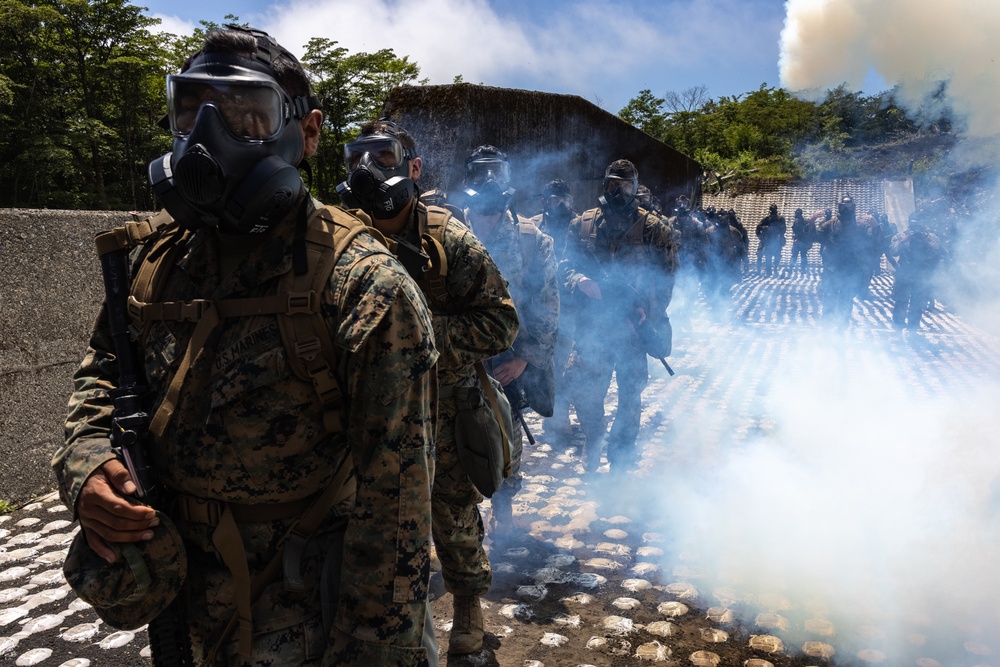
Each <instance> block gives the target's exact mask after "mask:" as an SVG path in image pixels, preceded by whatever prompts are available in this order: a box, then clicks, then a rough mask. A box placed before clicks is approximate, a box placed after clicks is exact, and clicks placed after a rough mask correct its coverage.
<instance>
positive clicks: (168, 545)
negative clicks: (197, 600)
mask: <svg viewBox="0 0 1000 667" xmlns="http://www.w3.org/2000/svg"><path fill="white" fill-rule="evenodd" d="M156 516H158V517H159V519H160V525H159V526H156V527H155V528H154V529H153V539H151V540H149V541H146V542H125V543H121V544H112V545H111V548H112V549H114V551H115V555H116V556H117V558H116V560H115V562H114V563H108V562H107V561H106V560H104V559H103V558H101V557H100V556H98V555H97V554H96V553H95V552H94V550H93V549H91V548H90V545H89V544H87V539H86V537H85V536H84V533H83V530H81V531H80V532H79V533H77V535H76V537H75V538H73V543H72V544H71V545H70V547H69V553H68V554H67V555H66V562H65V563H64V564H63V573H64V574H65V575H66V581H67V582H69V585H70V586H71V587H72V588H73V590H74V591H75V592H76V594H77V595H78V596H80V599H81V600H83V601H84V602H87V603H89V604H90V605H92V606H93V607H94V611H96V612H97V615H98V616H100V617H101V618H102V619H103V620H104V622H106V623H107V624H108V625H111V626H113V627H116V628H118V629H121V630H134V629H136V628H139V627H142V626H143V625H145V624H146V623H149V622H150V621H151V620H153V619H154V618H156V617H157V616H158V615H159V614H160V612H162V611H163V610H164V609H166V608H167V606H168V605H169V604H170V603H171V602H173V600H174V598H175V597H177V594H178V593H179V592H180V590H181V586H182V585H183V584H184V579H185V577H186V576H187V554H186V553H185V552H184V542H183V540H182V538H181V536H180V533H178V532H177V528H176V527H175V526H174V524H173V522H171V521H170V519H168V518H167V517H166V516H165V515H164V514H163V513H161V512H157V513H156Z"/></svg>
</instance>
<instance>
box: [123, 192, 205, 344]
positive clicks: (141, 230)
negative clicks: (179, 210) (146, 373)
mask: <svg viewBox="0 0 1000 667" xmlns="http://www.w3.org/2000/svg"><path fill="white" fill-rule="evenodd" d="M120 229H124V230H125V232H124V236H123V237H121V239H122V240H127V245H122V246H119V247H124V248H133V247H136V246H139V245H143V246H145V250H144V252H143V254H142V257H141V258H140V259H139V262H138V264H137V265H136V266H135V267H134V271H133V275H132V288H131V290H130V293H129V303H128V306H129V316H130V318H131V320H132V326H133V328H134V329H135V330H136V331H137V333H138V336H137V338H138V340H139V341H140V343H141V342H143V341H145V340H146V337H147V336H148V335H149V328H150V326H151V325H152V322H151V321H148V320H145V319H144V318H143V317H142V313H141V310H140V309H139V308H138V307H137V306H138V304H146V303H152V302H154V301H157V300H158V299H159V297H160V294H162V293H163V286H164V283H165V282H166V279H167V276H168V274H169V273H170V270H169V267H170V266H172V265H173V264H174V262H175V261H176V260H177V255H178V254H179V253H180V251H181V249H182V248H183V247H184V243H183V241H185V240H186V239H187V238H188V237H189V236H190V232H189V231H188V230H185V229H183V228H181V227H180V225H178V224H177V223H176V222H175V221H174V219H173V218H172V217H170V214H169V213H167V211H166V210H165V209H164V210H162V211H160V212H159V213H157V214H156V215H154V216H152V217H151V218H147V219H146V220H143V221H141V222H128V223H125V227H124V228H120ZM116 231H117V230H116Z"/></svg>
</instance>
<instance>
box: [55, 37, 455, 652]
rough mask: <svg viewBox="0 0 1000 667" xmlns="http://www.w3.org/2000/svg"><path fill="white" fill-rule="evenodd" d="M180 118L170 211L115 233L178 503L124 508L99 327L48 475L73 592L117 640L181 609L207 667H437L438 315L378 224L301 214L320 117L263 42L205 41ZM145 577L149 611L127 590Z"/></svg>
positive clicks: (107, 340) (186, 84)
mask: <svg viewBox="0 0 1000 667" xmlns="http://www.w3.org/2000/svg"><path fill="white" fill-rule="evenodd" d="M167 102H168V110H169V113H168V126H169V128H170V130H171V132H172V134H173V149H172V150H171V152H170V153H168V154H167V155H164V156H163V157H162V158H159V159H157V160H156V161H154V162H153V163H152V164H151V165H150V168H149V175H150V180H151V181H152V184H153V187H154V188H155V191H156V194H157V196H158V198H159V200H160V201H161V202H162V203H163V205H164V207H165V211H164V212H162V213H160V214H158V215H156V216H154V217H153V218H150V219H149V220H146V221H143V222H138V223H129V225H127V226H126V227H125V228H122V229H123V230H124V232H125V233H122V234H120V235H119V234H117V230H116V233H115V234H114V235H113V239H114V245H115V246H116V249H115V251H116V252H121V251H122V250H125V249H128V248H132V247H134V250H133V253H132V255H131V257H130V259H129V261H128V263H129V264H131V271H130V272H131V276H130V277H129V280H128V282H129V283H130V288H126V294H128V297H129V308H128V311H127V312H128V315H126V317H128V316H131V318H132V322H131V324H132V325H133V326H132V331H133V336H134V337H133V339H132V340H131V341H126V345H127V344H132V345H136V346H138V348H139V355H138V356H137V358H138V360H139V361H138V362H136V365H138V366H140V368H141V370H140V371H139V372H140V374H141V375H144V376H145V383H146V385H147V386H148V392H145V393H143V394H142V395H141V396H140V399H141V400H142V402H143V405H144V406H145V407H146V408H147V409H148V413H149V415H150V416H151V419H150V420H149V422H148V434H149V447H148V452H147V455H148V458H149V461H150V463H151V465H150V469H151V471H152V481H153V482H154V483H155V485H156V486H157V487H159V488H160V489H162V496H163V497H164V502H163V504H162V505H161V506H159V507H158V508H157V510H158V511H155V512H154V510H153V509H151V508H150V507H148V506H146V505H145V504H143V502H141V501H139V500H137V499H136V498H134V497H133V494H135V493H136V488H137V487H136V483H137V482H139V481H140V480H138V479H135V480H133V479H132V477H131V476H130V473H129V472H128V471H127V470H126V469H125V468H124V467H123V465H122V464H121V463H120V462H119V460H118V459H117V458H116V454H115V450H114V449H113V447H112V445H116V446H117V445H121V444H122V442H123V441H122V440H121V439H120V438H119V435H118V431H117V430H115V428H113V425H115V424H117V423H118V422H113V421H112V419H113V408H112V399H113V397H114V394H113V393H111V392H110V391H109V390H111V389H113V388H115V386H116V384H117V383H118V382H119V381H121V380H122V377H120V376H122V375H125V370H124V369H123V368H121V366H122V365H123V364H122V362H121V361H120V359H122V358H124V357H122V356H120V355H117V354H116V351H117V350H119V349H125V348H124V346H123V345H121V339H120V336H119V335H118V334H116V333H114V331H113V328H114V327H113V323H109V319H110V318H109V316H108V312H109V307H108V306H106V307H105V308H104V309H102V311H101V315H100V316H99V318H98V320H97V324H96V326H95V329H94V333H93V335H92V338H91V340H90V347H89V349H88V351H87V354H86V357H85V358H84V361H83V363H82V365H81V366H80V368H79V370H78V371H77V373H76V376H75V392H74V393H73V395H72V398H71V400H70V404H69V416H68V419H67V424H66V433H67V440H66V444H65V445H64V446H63V447H62V448H61V449H60V450H59V451H58V452H57V453H56V455H55V457H54V459H53V467H54V468H55V472H56V476H57V478H58V480H59V490H60V493H61V495H62V498H63V500H64V501H65V503H66V505H67V506H68V507H70V508H73V510H74V512H75V514H76V516H77V517H78V518H79V520H80V525H81V526H82V531H81V533H80V539H78V540H77V541H75V542H74V544H73V547H72V548H71V550H70V554H69V556H68V558H67V565H66V572H67V578H68V580H69V581H70V582H71V584H72V585H73V586H74V588H75V590H77V592H78V593H79V595H80V596H81V597H82V598H84V599H86V600H88V601H89V602H91V603H92V604H93V605H94V607H95V609H96V610H97V613H98V614H99V615H101V616H102V618H105V620H106V621H107V622H108V623H109V624H113V625H115V626H116V627H130V628H135V627H140V626H141V625H143V624H145V623H148V622H150V623H151V621H154V620H155V619H157V618H158V617H159V616H160V614H161V613H162V612H163V610H164V609H166V608H168V607H170V608H171V609H173V608H174V607H175V605H178V606H179V607H180V610H181V613H180V617H181V618H184V619H186V620H185V622H184V623H183V625H184V626H186V627H185V628H184V629H185V630H186V634H187V635H189V644H188V647H187V649H186V650H190V653H191V654H192V656H191V657H192V658H193V660H194V663H196V664H212V665H216V664H226V665H235V664H240V665H246V666H249V665H276V664H282V665H319V664H329V665H355V666H359V667H360V666H362V665H363V666H366V667H367V666H370V665H390V664H391V665H412V666H422V665H436V664H437V648H436V645H434V643H433V637H434V634H433V627H432V626H431V624H430V614H429V608H428V605H427V594H428V580H429V575H430V567H429V562H430V533H431V499H430V489H431V469H432V466H433V462H432V459H431V456H432V439H433V435H434V414H433V406H432V402H431V400H432V398H433V396H434V392H435V388H436V386H437V380H436V374H435V370H434V367H435V364H436V361H437V358H438V353H437V352H436V351H435V349H434V337H433V329H432V324H431V319H430V315H429V313H428V312H427V310H426V307H425V306H424V300H423V297H422V296H421V294H420V292H419V290H418V288H417V286H416V285H415V284H414V282H413V281H412V280H411V279H410V277H409V276H408V275H407V273H406V271H405V270H404V268H403V267H402V266H401V265H400V263H399V262H398V261H397V260H396V259H395V258H394V257H393V256H392V255H391V254H389V253H388V252H387V251H386V249H385V248H384V247H383V246H382V245H381V244H380V243H379V242H378V241H377V240H376V239H375V238H374V237H373V236H372V235H371V234H369V233H368V231H367V229H368V228H367V227H366V226H365V224H364V222H362V221H361V220H359V219H358V218H357V217H355V216H352V215H350V214H348V213H347V212H346V211H344V210H343V209H339V208H334V207H323V206H322V205H320V204H319V203H318V202H315V201H314V200H313V199H312V197H310V196H309V193H308V192H307V190H306V188H305V185H304V183H303V182H302V179H301V176H300V174H299V166H300V165H301V164H302V163H303V161H304V160H305V159H306V158H307V157H309V156H311V155H313V154H314V153H315V151H316V148H317V144H318V141H319V134H320V127H321V124H322V120H323V114H322V112H321V111H320V110H319V109H318V102H317V100H316V98H314V97H313V96H312V95H310V91H309V82H308V79H307V78H306V75H305V72H304V71H303V69H302V67H301V65H300V64H299V63H298V61H297V60H296V59H295V58H294V56H292V55H291V54H290V53H289V52H288V51H286V50H285V49H284V48H282V47H281V46H280V45H278V44H277V43H276V42H275V41H274V40H273V39H271V38H270V37H269V36H268V35H267V34H266V33H263V32H260V31H257V30H253V29H248V28H241V27H238V26H229V27H228V29H226V30H213V31H211V32H210V33H209V34H208V35H207V37H206V39H205V44H204V47H203V48H202V50H201V51H199V52H198V53H196V54H195V55H194V56H192V57H190V58H189V59H188V60H187V62H186V63H185V65H184V68H183V70H182V72H181V73H180V74H177V75H172V76H168V77H167ZM109 243H110V241H109ZM110 293H111V292H110V290H109V294H110ZM106 303H118V300H117V299H114V300H112V299H110V297H109V300H108V302H106ZM127 335H128V332H127V331H126V336H127ZM129 375H132V373H129ZM348 406H349V410H348V409H347V408H348ZM114 410H117V403H115V405H114ZM137 430H138V429H137ZM144 430H145V429H144ZM126 444H127V443H126ZM147 488H148V487H147ZM185 565H186V568H185ZM150 571H152V572H153V573H154V574H153V578H152V581H153V586H151V587H150V588H149V592H147V593H145V594H144V593H143V590H144V588H143V586H142V585H141V583H137V584H136V585H135V586H131V585H130V584H129V582H133V583H135V582H142V581H143V580H145V581H146V582H147V584H148V583H149V572H150ZM165 573H167V574H171V575H173V576H161V575H164V574H165ZM185 575H186V578H185ZM163 581H171V582H173V583H174V584H175V585H174V586H170V587H164V586H162V585H159V584H158V582H163ZM115 582H118V583H120V584H121V586H119V585H118V583H115ZM151 625H152V623H151ZM151 635H152V633H151ZM159 650H160V649H159V647H158V645H157V644H156V643H155V642H154V647H153V651H154V654H157V653H158V652H159ZM154 657H155V656H154ZM154 661H155V660H154ZM156 664H160V663H159V662H157V663H156ZM170 664H174V663H173V662H171V663H170ZM177 664H181V663H180V662H179V663H177ZM183 664H190V663H189V662H184V663H183Z"/></svg>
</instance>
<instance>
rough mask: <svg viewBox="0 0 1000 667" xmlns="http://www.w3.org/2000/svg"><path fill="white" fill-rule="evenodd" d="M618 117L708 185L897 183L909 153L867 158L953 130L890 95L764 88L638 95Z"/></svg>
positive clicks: (697, 89) (941, 117)
mask: <svg viewBox="0 0 1000 667" xmlns="http://www.w3.org/2000/svg"><path fill="white" fill-rule="evenodd" d="M618 115H619V116H620V117H621V118H622V119H623V120H625V121H627V122H629V123H632V124H633V125H635V126H636V127H638V128H640V129H641V130H643V131H645V132H646V133H648V134H650V135H651V136H653V137H656V138H657V139H660V140H662V141H663V142H664V143H666V144H669V145H670V146H673V147H674V148H676V149H677V150H679V151H681V152H682V153H685V154H687V155H690V156H691V157H693V158H694V159H695V160H697V161H698V162H699V163H701V164H702V166H704V167H705V168H706V170H707V171H708V172H709V173H710V174H712V175H713V178H711V179H709V183H710V184H712V185H719V184H724V183H725V182H727V181H730V180H732V179H736V180H740V179H745V178H772V179H773V178H778V179H795V178H833V177H859V176H865V175H899V173H898V172H900V171H906V170H908V169H909V168H910V163H909V160H910V158H909V157H908V156H909V153H907V152H905V151H900V152H899V155H901V156H904V158H905V159H903V158H901V159H899V160H896V161H893V160H892V159H889V160H882V161H881V162H879V163H875V162H873V160H872V159H871V153H872V151H873V150H874V149H877V148H879V147H885V146H890V145H894V144H899V143H901V142H912V141H917V140H919V139H921V138H922V137H926V136H928V135H938V134H940V133H941V132H946V131H948V130H949V129H950V123H949V122H948V118H947V115H946V114H941V113H940V112H939V113H938V115H937V116H934V115H933V114H929V115H927V118H925V119H920V118H911V117H910V116H908V115H907V113H906V112H905V111H904V110H903V109H902V108H901V107H900V106H898V105H897V104H896V100H895V91H893V90H889V91H885V92H882V93H879V94H876V95H864V94H862V93H860V92H854V91H851V90H849V89H848V88H847V87H846V86H844V85H842V86H838V87H837V88H834V89H832V90H828V91H827V92H826V94H825V96H824V97H823V99H822V100H820V101H819V102H810V101H806V100H802V99H799V98H797V97H795V96H794V95H792V94H791V93H789V92H788V91H786V90H784V89H782V88H774V87H769V86H766V85H762V86H761V87H760V88H758V89H757V90H755V91H753V92H750V93H747V94H744V95H737V96H731V97H726V96H723V97H720V98H718V99H708V98H707V97H706V90H705V87H704V86H697V87H695V88H692V89H689V90H686V91H683V92H681V93H676V92H673V91H668V92H667V93H665V94H664V96H663V97H657V96H656V95H654V94H653V92H652V91H650V90H642V91H640V92H639V94H638V95H636V96H635V97H634V98H632V99H631V100H630V101H629V103H628V104H627V105H626V106H625V107H624V108H623V109H622V110H621V111H620V112H619V114H618ZM929 120H930V122H928V121H929Z"/></svg>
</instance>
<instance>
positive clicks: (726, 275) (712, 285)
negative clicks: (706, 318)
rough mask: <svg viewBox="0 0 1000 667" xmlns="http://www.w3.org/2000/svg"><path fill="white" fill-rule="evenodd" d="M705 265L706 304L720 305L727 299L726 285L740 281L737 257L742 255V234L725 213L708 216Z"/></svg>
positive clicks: (725, 303) (717, 306) (729, 285)
mask: <svg viewBox="0 0 1000 667" xmlns="http://www.w3.org/2000/svg"><path fill="white" fill-rule="evenodd" d="M706 234H707V235H708V247H709V255H708V269H707V272H706V276H705V280H704V281H703V283H704V288H705V296H706V297H707V298H708V300H709V307H710V308H713V309H719V308H721V307H722V306H724V305H728V303H729V289H730V288H731V287H732V286H733V285H735V284H736V283H738V282H739V281H740V260H741V259H742V258H743V238H742V237H741V236H740V232H739V230H738V229H736V228H735V227H733V226H732V225H730V224H729V217H728V216H726V215H725V214H719V215H713V216H712V217H710V218H709V220H708V228H707V230H706Z"/></svg>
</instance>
